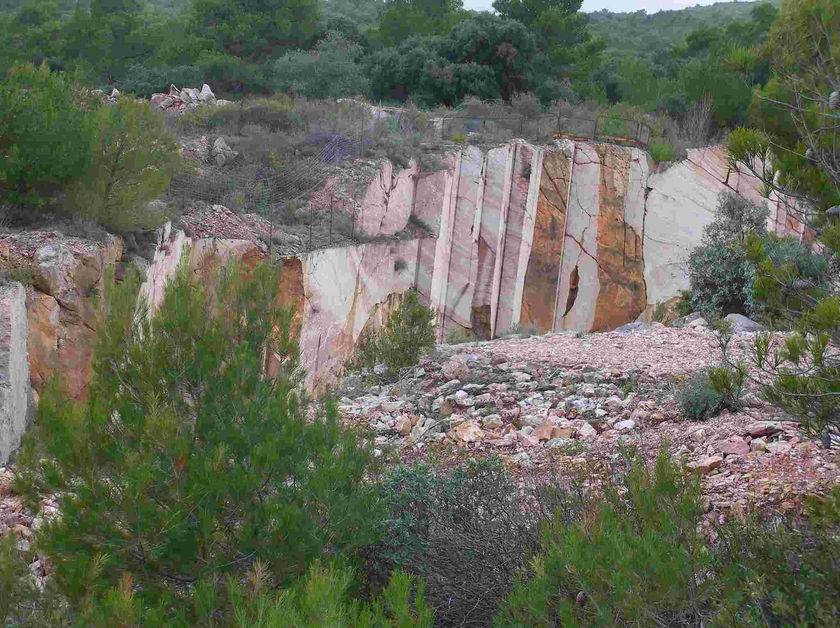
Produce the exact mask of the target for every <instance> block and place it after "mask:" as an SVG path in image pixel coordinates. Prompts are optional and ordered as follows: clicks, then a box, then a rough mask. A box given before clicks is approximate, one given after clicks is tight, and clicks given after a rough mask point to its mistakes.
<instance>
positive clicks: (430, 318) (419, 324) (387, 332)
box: [356, 290, 435, 375]
mask: <svg viewBox="0 0 840 628" xmlns="http://www.w3.org/2000/svg"><path fill="white" fill-rule="evenodd" d="M434 346H435V314H434V312H432V310H431V309H430V308H428V307H426V306H425V305H423V304H422V303H421V302H420V297H419V295H418V294H417V292H415V291H413V290H411V291H409V292H406V293H405V296H404V297H403V300H402V302H401V303H400V305H399V306H398V307H397V308H396V309H395V310H394V311H393V312H392V313H391V315H390V316H389V317H388V321H387V322H386V323H385V325H384V326H383V327H382V329H381V330H379V332H378V333H376V334H375V335H373V336H370V337H368V338H366V339H364V340H362V341H361V342H360V345H359V348H358V353H357V356H356V364H357V365H358V366H368V367H371V366H374V365H376V364H385V365H386V366H387V367H388V370H389V372H390V373H391V374H392V375H393V374H396V373H398V372H399V371H400V369H404V368H407V367H410V366H414V365H415V364H417V362H418V360H419V359H420V357H421V356H423V355H424V354H426V353H428V352H429V351H430V350H431V349H432V348H433V347H434Z"/></svg>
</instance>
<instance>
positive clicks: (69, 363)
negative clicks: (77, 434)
mask: <svg viewBox="0 0 840 628" xmlns="http://www.w3.org/2000/svg"><path fill="white" fill-rule="evenodd" d="M122 251H123V247H122V241H121V240H120V239H119V238H117V237H114V236H109V237H107V238H106V239H105V240H103V241H101V242H97V241H92V240H85V239H82V238H75V237H68V236H65V235H62V234H60V233H57V232H43V231H34V232H22V233H10V234H3V235H0V265H2V266H3V267H5V268H14V269H17V272H19V273H24V274H26V275H27V279H28V280H29V281H31V286H29V287H27V302H26V306H27V307H26V309H27V314H28V318H29V330H30V331H29V342H28V346H29V366H30V375H31V379H32V385H33V386H34V387H35V389H36V390H41V389H42V388H43V386H44V385H45V384H46V382H47V381H48V380H49V379H50V378H51V377H52V376H53V375H60V376H61V379H62V383H63V384H64V385H65V387H66V389H67V392H68V394H69V395H70V396H71V397H73V398H75V399H81V398H84V396H85V395H86V393H87V386H88V382H89V381H90V374H91V357H92V355H93V346H94V342H95V338H96V331H97V329H98V328H99V325H100V324H101V322H102V300H101V297H102V294H103V290H104V286H105V274H106V272H107V271H108V269H111V270H113V269H114V268H115V266H116V263H117V261H118V260H119V259H120V258H121V257H122Z"/></svg>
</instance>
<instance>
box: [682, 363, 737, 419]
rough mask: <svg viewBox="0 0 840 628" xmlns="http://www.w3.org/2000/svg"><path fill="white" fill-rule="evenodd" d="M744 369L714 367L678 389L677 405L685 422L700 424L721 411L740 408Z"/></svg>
mask: <svg viewBox="0 0 840 628" xmlns="http://www.w3.org/2000/svg"><path fill="white" fill-rule="evenodd" d="M746 378H747V370H746V367H745V366H744V365H742V364H739V365H737V366H736V367H735V368H730V367H728V366H715V367H711V368H708V369H706V370H703V371H700V372H699V373H696V374H694V375H693V376H692V377H690V378H689V379H688V381H687V382H685V383H684V384H683V385H682V387H681V388H680V391H679V394H678V398H677V401H678V404H679V406H680V412H681V414H682V416H683V417H684V418H686V419H688V420H689V421H704V420H706V419H708V418H711V417H713V416H716V415H717V414H720V412H722V411H723V410H731V411H735V410H738V409H740V408H741V397H742V395H743V390H744V383H745V381H746Z"/></svg>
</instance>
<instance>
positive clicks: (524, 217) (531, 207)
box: [493, 141, 543, 335]
mask: <svg viewBox="0 0 840 628" xmlns="http://www.w3.org/2000/svg"><path fill="white" fill-rule="evenodd" d="M513 150H514V159H513V170H512V173H511V184H510V201H509V203H508V211H507V225H506V228H505V233H504V239H503V243H502V247H501V248H500V253H499V255H498V256H497V260H496V269H495V277H494V290H493V292H494V295H497V296H496V297H495V298H496V304H497V305H496V321H495V327H494V329H493V334H494V335H501V334H504V333H507V332H509V331H511V330H512V329H514V328H515V327H516V326H517V325H519V317H520V314H521V309H522V294H523V287H524V283H525V273H526V271H527V267H528V258H529V256H530V253H531V241H532V238H533V235H534V222H535V219H536V211H537V199H538V197H539V179H540V172H541V168H542V155H543V149H542V148H537V147H534V146H531V145H530V144H526V143H525V142H521V141H514V142H513ZM496 286H498V289H496Z"/></svg>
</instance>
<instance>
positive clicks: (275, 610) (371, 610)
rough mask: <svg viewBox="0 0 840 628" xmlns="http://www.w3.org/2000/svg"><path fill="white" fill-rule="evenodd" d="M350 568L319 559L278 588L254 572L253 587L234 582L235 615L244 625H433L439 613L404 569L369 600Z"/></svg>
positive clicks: (362, 627)
mask: <svg viewBox="0 0 840 628" xmlns="http://www.w3.org/2000/svg"><path fill="white" fill-rule="evenodd" d="M354 576H355V574H354V572H353V571H352V570H350V569H347V568H344V569H337V568H335V567H327V568H325V567H322V566H320V565H317V564H316V565H313V567H312V568H311V569H310V571H309V573H308V574H307V575H306V578H301V580H300V581H299V582H297V583H295V585H294V587H292V588H290V589H286V590H283V591H280V592H279V593H276V592H274V591H272V590H271V587H270V586H269V583H267V582H263V581H261V579H260V578H251V579H250V580H251V581H250V582H249V588H248V589H247V590H243V587H241V586H233V585H232V586H231V588H232V589H233V590H232V595H231V615H232V617H231V618H232V619H233V620H234V622H235V625H236V626H241V627H242V628H246V627H248V628H251V627H256V628H278V627H279V626H301V627H303V626H330V627H331V628H357V627H358V628H387V627H393V628H431V626H432V625H433V623H434V622H433V615H432V611H431V609H430V608H429V607H428V605H427V604H426V601H425V597H424V593H423V585H422V583H421V584H420V585H419V586H417V587H416V590H415V586H414V582H413V581H412V579H411V578H410V577H408V576H406V575H405V574H404V573H402V572H396V573H394V575H393V576H392V577H391V579H390V581H389V583H388V586H387V587H386V588H385V589H384V590H383V591H382V592H381V594H380V595H379V596H378V597H377V598H376V599H374V600H373V602H372V603H369V604H360V603H359V602H357V601H355V600H353V598H352V597H351V593H352V588H353V587H355V586H356V581H355V579H354Z"/></svg>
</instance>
